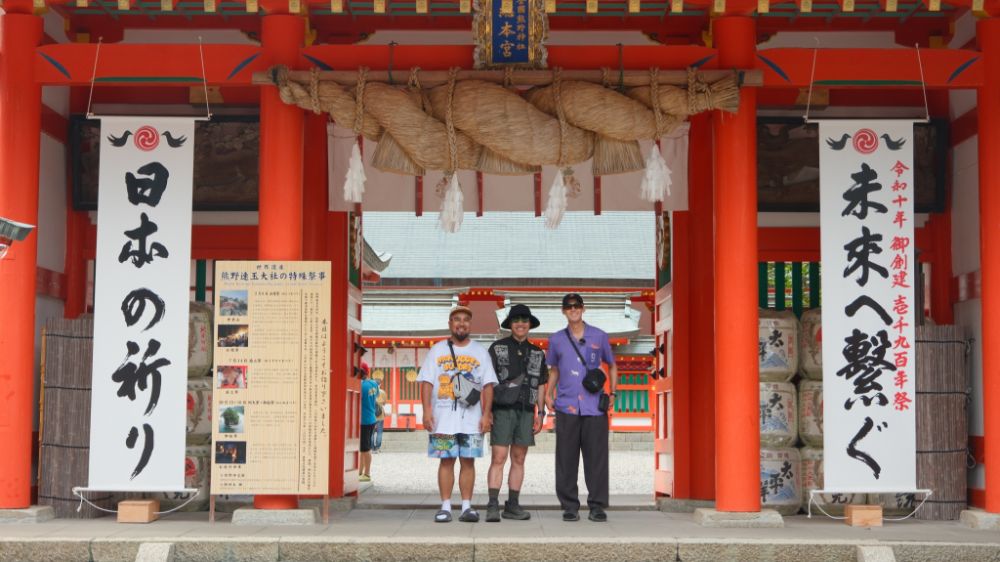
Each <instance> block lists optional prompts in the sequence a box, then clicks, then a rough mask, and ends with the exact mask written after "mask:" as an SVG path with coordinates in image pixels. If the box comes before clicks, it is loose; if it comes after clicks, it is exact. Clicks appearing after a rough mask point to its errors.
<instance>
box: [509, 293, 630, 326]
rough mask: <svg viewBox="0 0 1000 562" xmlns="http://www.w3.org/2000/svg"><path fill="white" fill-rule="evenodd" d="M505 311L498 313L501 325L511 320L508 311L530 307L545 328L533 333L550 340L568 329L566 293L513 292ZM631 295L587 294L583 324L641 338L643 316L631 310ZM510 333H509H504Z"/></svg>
mask: <svg viewBox="0 0 1000 562" xmlns="http://www.w3.org/2000/svg"><path fill="white" fill-rule="evenodd" d="M506 297H507V299H506V302H505V303H504V308H502V309H500V310H497V311H496V315H497V322H503V321H504V319H505V318H507V311H508V310H509V309H510V307H511V305H513V304H526V305H528V306H529V307H530V308H531V313H532V314H534V315H535V317H536V318H538V320H539V322H541V324H540V325H539V326H538V327H537V328H535V329H534V330H532V331H531V333H532V334H533V335H534V336H543V335H544V336H548V335H550V334H552V333H554V332H558V331H559V330H562V329H563V328H565V327H566V317H565V316H563V313H562V301H561V300H560V299H561V298H562V293H559V294H553V293H541V292H539V293H523V292H511V293H508V294H507V295H506ZM628 297H629V295H626V294H622V293H585V294H584V295H583V300H584V303H585V304H586V305H587V308H586V312H584V315H583V321H584V322H586V323H588V324H590V325H591V326H596V327H598V328H600V329H602V330H604V331H605V332H607V333H608V335H609V336H611V337H631V336H636V335H638V334H639V319H640V318H641V317H642V312H641V311H639V310H636V309H634V308H632V307H631V306H630V304H631V301H630V300H629V298H628ZM502 332H503V333H506V332H507V331H506V330H502Z"/></svg>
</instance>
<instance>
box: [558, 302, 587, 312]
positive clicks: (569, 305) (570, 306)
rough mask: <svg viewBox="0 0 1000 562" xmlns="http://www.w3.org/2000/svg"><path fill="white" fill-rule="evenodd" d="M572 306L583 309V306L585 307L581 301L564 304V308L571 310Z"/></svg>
mask: <svg viewBox="0 0 1000 562" xmlns="http://www.w3.org/2000/svg"><path fill="white" fill-rule="evenodd" d="M571 308H576V309H581V308H583V305H582V304H580V303H578V302H574V303H571V304H567V305H566V306H564V307H563V310H569V309H571Z"/></svg>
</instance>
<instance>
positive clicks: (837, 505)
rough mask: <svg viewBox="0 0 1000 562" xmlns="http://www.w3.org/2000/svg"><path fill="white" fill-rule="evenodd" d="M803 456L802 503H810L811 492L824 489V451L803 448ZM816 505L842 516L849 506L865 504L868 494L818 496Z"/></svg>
mask: <svg viewBox="0 0 1000 562" xmlns="http://www.w3.org/2000/svg"><path fill="white" fill-rule="evenodd" d="M799 454H800V455H802V503H803V505H807V504H808V502H809V490H822V489H823V449H821V448H816V447H803V448H802V449H799ZM814 499H815V503H817V504H819V505H820V506H821V507H822V508H823V510H824V511H826V512H827V513H829V514H830V515H840V514H842V513H843V512H844V507H845V506H847V505H848V504H864V503H865V502H866V501H867V500H868V494H817V495H816V497H815V498H814Z"/></svg>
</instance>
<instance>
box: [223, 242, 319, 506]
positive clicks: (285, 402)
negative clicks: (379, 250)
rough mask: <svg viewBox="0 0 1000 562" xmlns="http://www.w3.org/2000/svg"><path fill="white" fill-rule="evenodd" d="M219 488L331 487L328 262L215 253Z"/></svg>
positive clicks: (279, 490) (297, 490)
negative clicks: (239, 257)
mask: <svg viewBox="0 0 1000 562" xmlns="http://www.w3.org/2000/svg"><path fill="white" fill-rule="evenodd" d="M215 325H216V334H215V336H216V341H215V364H214V369H213V373H214V393H213V395H214V400H213V408H214V412H213V416H212V417H213V420H214V422H213V428H212V451H213V462H212V485H211V490H212V494H315V495H325V494H326V493H327V488H328V485H329V475H328V472H329V470H328V467H329V442H330V439H329V427H330V419H329V404H330V263H329V262H263V261H261V262H257V261H230V262H224V261H223V262H216V270H215Z"/></svg>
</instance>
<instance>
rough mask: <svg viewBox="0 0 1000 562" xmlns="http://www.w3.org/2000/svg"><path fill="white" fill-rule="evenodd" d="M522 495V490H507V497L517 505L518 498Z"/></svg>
mask: <svg viewBox="0 0 1000 562" xmlns="http://www.w3.org/2000/svg"><path fill="white" fill-rule="evenodd" d="M520 495H521V490H507V499H508V500H510V503H512V504H515V505H517V503H518V502H517V499H518V497H519V496H520Z"/></svg>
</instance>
